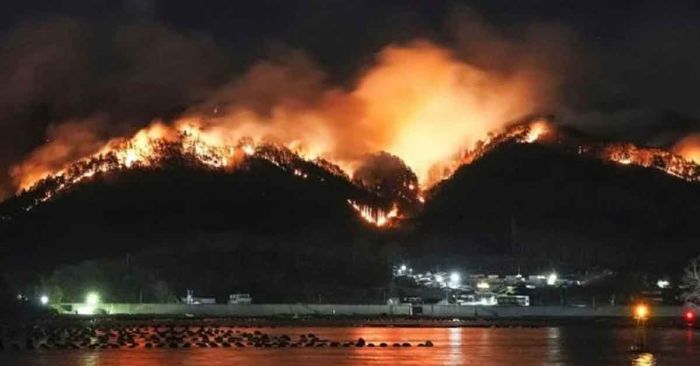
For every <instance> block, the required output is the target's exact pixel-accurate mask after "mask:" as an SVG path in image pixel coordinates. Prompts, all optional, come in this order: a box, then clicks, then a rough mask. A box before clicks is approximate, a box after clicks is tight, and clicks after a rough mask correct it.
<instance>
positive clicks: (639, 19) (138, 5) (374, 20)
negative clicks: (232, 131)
mask: <svg viewBox="0 0 700 366" xmlns="http://www.w3.org/2000/svg"><path fill="white" fill-rule="evenodd" d="M3 5H4V6H3V11H2V12H1V13H0V37H2V38H1V39H2V40H1V41H0V47H1V48H0V79H2V80H3V84H4V85H3V87H2V88H1V89H0V129H1V130H0V131H2V133H1V134H0V170H2V173H0V196H2V193H4V194H7V193H8V192H10V191H12V190H13V185H12V183H11V179H10V178H9V173H8V170H9V169H10V167H11V166H12V165H13V164H15V163H16V162H17V161H20V160H22V159H23V158H24V157H25V156H26V155H27V154H28V153H29V152H31V151H32V150H33V149H35V148H36V147H37V146H39V145H41V144H42V143H43V142H44V141H45V140H46V136H47V131H49V130H50V129H51V128H52V126H56V125H57V124H61V123H64V122H66V121H71V120H75V119H80V118H84V117H86V116H95V115H99V116H101V118H102V120H103V121H105V122H104V123H105V124H107V125H110V126H111V125H115V124H118V125H119V126H117V127H110V128H109V129H110V130H112V131H114V130H118V131H122V130H124V131H130V130H129V128H133V127H134V126H138V125H139V124H140V123H143V122H142V121H144V120H145V121H148V120H150V119H151V118H154V117H162V116H165V117H167V116H172V115H176V114H177V113H178V112H179V111H181V110H182V109H183V108H186V107H187V106H188V105H190V104H192V103H194V102H197V101H200V100H202V99H205V98H206V97H207V93H208V92H209V91H210V90H211V89H213V88H216V87H217V86H219V85H221V84H223V83H225V82H226V81H228V80H230V79H231V78H233V77H235V76H236V75H240V74H241V73H242V72H243V71H244V70H246V69H247V68H248V67H249V66H250V65H251V64H253V63H254V62H256V61H257V60H259V59H263V58H266V57H270V55H275V54H280V53H284V52H290V50H293V51H294V52H301V53H303V54H304V55H305V57H308V58H309V59H311V60H313V62H315V63H316V64H318V65H319V67H320V68H321V69H323V70H324V72H325V74H326V77H327V78H328V80H330V82H331V83H333V84H335V85H340V86H344V85H347V84H349V83H352V81H353V80H354V79H353V78H354V76H355V75H356V74H357V73H359V72H361V71H362V69H363V68H364V67H366V65H367V64H368V63H370V62H371V61H372V59H373V55H375V54H376V53H377V52H378V51H379V50H381V49H382V48H383V47H384V46H386V45H387V44H390V43H402V42H407V41H410V40H414V39H417V38H425V39H430V40H432V41H434V42H436V43H438V44H440V45H442V46H444V47H446V48H449V49H453V50H454V51H455V52H456V54H457V55H458V56H460V57H463V58H464V59H465V60H467V61H469V62H471V63H473V64H475V65H477V66H479V67H483V68H486V69H488V68H495V69H498V70H507V69H509V68H510V67H513V65H512V63H515V62H520V60H523V59H530V58H533V59H535V60H536V62H539V61H537V60H547V62H546V67H547V68H549V69H551V71H552V73H553V74H555V75H557V78H558V79H559V80H558V83H557V85H558V87H557V98H556V103H555V104H553V105H552V106H551V108H550V109H551V110H550V111H551V112H552V113H555V114H557V115H558V116H559V117H560V118H561V120H562V122H563V123H567V124H572V125H576V126H577V127H578V128H580V129H583V130H586V131H588V132H594V133H596V134H598V135H600V136H603V137H609V138H623V139H626V140H631V141H635V142H640V143H644V144H651V145H659V146H669V145H671V144H673V143H674V142H675V141H677V140H678V139H679V138H680V137H682V136H683V135H685V134H688V133H692V132H697V130H699V129H700V104H699V103H697V101H696V99H697V92H696V88H697V85H698V84H700V73H699V72H698V71H697V66H696V63H697V60H698V56H700V55H699V53H700V48H698V40H699V39H700V22H697V19H698V17H699V16H700V5H698V4H697V2H695V1H673V2H672V3H671V2H660V1H615V2H609V1H544V0H531V1H503V0H488V1H469V2H467V1H461V2H460V1H437V0H413V1H388V0H382V1H376V0H373V1H359V0H358V1H348V0H343V1H336V0H325V1H320V0H307V1H296V0H284V1H269V0H258V1H250V2H248V1H224V0H214V1H203V2H193V1H174V0H170V1H139V0H124V1H102V0H76V1H32V0H23V1H14V0H8V1H6V2H4V3H3ZM483 39H487V40H490V41H491V42H490V44H491V49H489V52H485V53H483V54H482V53H481V52H479V51H478V50H479V49H480V48H479V47H476V48H475V47H471V46H470V45H471V44H473V43H474V42H476V41H475V40H479V41H481V40H483ZM465 45H466V46H465ZM501 49H503V50H502V52H500V51H501ZM280 50H284V52H281V51H280ZM475 50H477V51H475ZM499 52H500V53H499ZM156 56H157V57H156ZM154 58H156V59H159V60H161V61H159V62H155V61H153V59H154ZM163 59H166V60H169V61H168V62H166V63H165V64H163V63H162V60H163ZM143 85H147V86H148V87H147V88H143V87H142V86H143ZM115 121H119V122H115ZM124 121H126V122H124Z"/></svg>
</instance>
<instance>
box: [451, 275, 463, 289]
mask: <svg viewBox="0 0 700 366" xmlns="http://www.w3.org/2000/svg"><path fill="white" fill-rule="evenodd" d="M461 280H462V278H461V276H460V275H459V273H457V272H452V273H450V287H459V282H460V281H461Z"/></svg>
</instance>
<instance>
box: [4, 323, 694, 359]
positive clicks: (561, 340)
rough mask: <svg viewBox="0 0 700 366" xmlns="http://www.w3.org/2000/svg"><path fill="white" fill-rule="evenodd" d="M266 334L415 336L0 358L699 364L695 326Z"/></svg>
mask: <svg viewBox="0 0 700 366" xmlns="http://www.w3.org/2000/svg"><path fill="white" fill-rule="evenodd" d="M261 330H262V331H263V332H266V333H270V334H282V333H284V334H288V335H290V336H298V335H300V334H303V333H308V332H313V333H315V334H317V335H318V336H320V337H321V338H327V339H332V340H348V341H350V340H356V339H357V338H359V337H362V338H364V339H365V340H366V341H367V342H374V343H379V342H387V343H393V342H410V343H411V344H413V345H415V344H417V343H419V342H425V341H426V340H431V341H432V342H433V343H434V345H435V347H432V348H425V347H415V346H414V347H411V348H393V347H388V348H378V347H375V348H367V347H364V348H355V347H350V348H329V347H324V348H320V347H319V348H282V349H269V348H250V347H248V348H243V349H238V348H204V349H196V348H193V349H187V350H185V349H175V350H171V349H144V348H136V349H110V350H84V349H82V350H36V351H7V350H5V351H2V352H0V365H3V366H5V365H56V366H64V365H66V366H67V365H71V366H73V365H79V366H80V365H84V366H92V365H95V366H106V365H130V366H132V365H133V366H146V365H211V366H214V365H255V366H262V365H416V366H418V365H420V366H429V365H480V366H489V365H506V366H526V365H575V366H578V365H639V366H642V365H669V366H681V365H683V366H698V365H700V332H698V331H692V330H682V329H650V330H649V332H648V344H649V346H650V350H649V352H648V353H637V354H632V353H628V352H627V349H628V348H629V347H630V345H631V344H632V343H633V342H634V340H635V334H634V330H633V329H624V328H594V327H562V328H535V329H529V328H517V329H506V328H372V327H367V328H342V327H339V328H331V327H319V328H306V327H304V328H273V329H269V328H268V329H265V328H263V329H261Z"/></svg>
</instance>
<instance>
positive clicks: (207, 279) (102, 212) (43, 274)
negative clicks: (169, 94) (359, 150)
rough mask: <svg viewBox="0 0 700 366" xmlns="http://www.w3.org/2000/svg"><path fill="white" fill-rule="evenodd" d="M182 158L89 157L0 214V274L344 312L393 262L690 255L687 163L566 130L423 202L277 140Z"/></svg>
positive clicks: (498, 157)
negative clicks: (340, 306) (315, 304)
mask: <svg viewBox="0 0 700 366" xmlns="http://www.w3.org/2000/svg"><path fill="white" fill-rule="evenodd" d="M181 146H185V145H183V144H181V143H179V142H178V143H176V144H169V143H166V146H163V147H159V149H161V148H162V149H161V150H162V151H165V152H164V153H159V154H158V155H157V161H155V160H154V161H148V163H147V164H146V163H144V164H140V165H133V166H129V165H124V164H123V163H120V161H119V160H118V159H117V160H115V159H114V157H113V156H112V157H110V156H109V155H108V156H98V157H94V158H92V159H91V160H87V161H82V162H79V163H76V164H75V165H74V166H72V167H71V168H69V169H68V170H66V172H64V173H63V174H62V175H54V176H50V177H49V178H47V179H45V180H43V181H41V182H40V183H39V184H38V185H36V186H34V188H32V189H30V190H28V191H26V192H24V193H22V194H19V195H18V196H16V197H14V198H12V199H10V200H7V201H6V202H3V203H2V204H0V218H2V220H1V221H0V248H2V249H1V250H2V252H0V254H1V257H2V263H0V265H3V268H4V269H5V270H4V271H3V272H4V275H5V276H4V277H5V280H6V281H7V282H9V283H10V285H11V286H12V287H14V288H25V291H28V290H26V286H27V285H28V284H32V286H37V285H36V284H41V285H40V286H42V288H47V287H48V288H60V294H61V296H62V297H63V298H65V299H73V300H75V299H79V298H80V296H82V291H84V289H85V288H86V287H91V288H103V289H104V290H103V292H105V296H106V298H109V297H110V296H111V297H112V298H118V299H120V300H121V301H140V300H143V299H144V297H145V299H146V301H148V300H149V299H150V301H162V300H164V299H169V298H172V297H173V296H174V295H175V294H182V293H184V291H185V290H186V289H197V293H198V294H204V295H207V294H208V295H216V296H219V297H224V296H225V295H226V294H228V293H234V292H250V293H253V294H255V295H254V296H255V297H256V298H257V301H319V297H322V298H321V300H323V301H334V302H345V301H348V302H350V301H367V300H366V299H370V298H371V299H377V298H381V297H382V292H383V288H384V286H385V285H387V284H388V282H389V279H390V268H391V265H392V263H395V262H396V261H397V260H399V259H400V258H410V259H412V261H413V262H414V263H424V264H426V265H431V266H432V265H435V264H436V263H440V264H451V265H457V266H459V267H463V266H465V263H468V264H469V266H470V268H484V267H482V266H485V264H486V263H485V262H481V261H480V259H479V258H501V259H505V261H503V262H501V263H507V264H508V265H510V266H511V267H510V268H507V270H515V266H516V265H517V266H518V267H520V268H523V269H525V270H528V269H529V270H533V271H534V270H541V269H542V268H552V267H561V266H567V267H571V268H587V267H590V266H602V267H607V268H614V269H618V270H623V271H625V270H629V271H636V270H654V271H677V270H678V269H679V268H681V266H682V265H684V264H685V263H686V262H687V260H688V258H689V257H690V256H692V255H697V251H696V249H694V245H695V238H697V237H698V235H699V234H700V227H698V226H697V225H695V221H696V220H697V218H698V217H700V215H699V214H700V183H698V182H697V177H698V175H697V174H698V172H699V171H700V170H699V169H698V167H697V165H695V164H693V163H691V162H688V161H685V160H683V159H682V158H680V157H677V156H675V155H673V154H670V153H668V152H665V151H663V150H659V149H650V148H642V147H636V146H633V145H629V144H618V143H609V142H598V141H594V140H591V139H590V138H589V137H587V136H584V135H581V134H577V133H575V132H571V131H567V130H566V129H562V128H554V127H552V126H546V127H543V125H536V124H527V125H516V126H514V127H512V128H511V129H509V130H507V131H505V132H503V133H501V134H497V135H493V136H491V137H490V139H489V140H488V141H485V142H483V143H480V144H478V145H477V146H476V147H475V148H474V149H473V150H471V151H466V152H465V153H464V155H463V156H462V157H461V160H458V165H457V167H456V168H455V170H453V171H450V173H451V174H448V175H447V176H446V178H445V179H444V180H443V181H442V182H440V183H439V184H437V185H435V186H433V187H432V188H430V189H429V190H428V191H426V192H423V194H424V195H425V204H424V205H421V204H419V203H418V200H419V198H418V196H416V195H415V191H414V185H413V183H414V182H415V175H414V174H413V173H412V172H410V171H409V170H407V168H406V167H405V165H404V164H403V163H402V162H400V161H397V160H398V159H397V158H396V157H394V156H391V155H389V154H378V155H377V156H375V157H373V158H371V159H368V161H370V162H371V163H369V164H368V165H367V166H366V167H363V169H361V171H362V172H363V174H362V179H355V180H352V179H350V177H348V176H346V175H345V174H344V173H343V172H342V171H341V170H340V169H339V168H337V167H336V166H334V165H333V164H331V163H328V162H324V161H307V160H304V159H303V158H301V157H300V156H298V155H296V154H294V153H292V152H291V151H288V150H286V149H284V148H280V147H276V146H273V145H264V146H258V147H256V148H255V150H254V151H253V150H252V149H251V150H250V151H246V153H245V156H244V157H243V158H241V159H239V160H240V161H238V162H237V163H236V165H235V168H231V169H229V168H226V169H221V168H218V167H217V168H212V164H210V163H211V161H216V160H212V159H209V158H208V157H206V156H205V157H204V158H203V157H202V156H200V155H197V156H193V155H191V154H190V153H189V152H188V151H190V150H183V149H182V148H181ZM159 151H160V150H159ZM110 159H111V160H110ZM459 164H462V165H459ZM374 166H377V167H381V169H380V170H372V167H374ZM378 171H381V172H389V173H388V174H390V175H391V176H390V177H385V176H383V175H382V174H385V173H382V174H378V173H377V172H378ZM392 207H393V208H392ZM501 265H503V264H501ZM496 268H498V267H496ZM105 284H107V285H105ZM23 286H25V287H23ZM107 289H109V290H107ZM56 291H58V290H56ZM108 291H110V292H108Z"/></svg>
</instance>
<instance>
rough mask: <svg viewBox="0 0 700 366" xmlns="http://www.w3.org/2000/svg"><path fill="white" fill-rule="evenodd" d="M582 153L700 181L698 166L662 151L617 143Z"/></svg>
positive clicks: (589, 149) (699, 167)
mask: <svg viewBox="0 0 700 366" xmlns="http://www.w3.org/2000/svg"><path fill="white" fill-rule="evenodd" d="M583 151H586V152H587V153H588V154H594V155H597V156H599V157H600V158H602V159H604V160H610V161H614V162H617V163H619V164H623V165H636V166H641V167H645V168H653V169H658V170H661V171H663V172H665V173H666V174H670V175H673V176H675V177H678V178H681V179H684V180H687V181H698V180H700V166H698V165H697V164H696V163H694V162H693V161H691V160H686V159H685V158H683V157H682V156H679V155H675V154H673V153H671V152H669V151H666V150H662V149H657V148H649V147H639V146H635V145H633V144H625V143H617V144H609V145H605V146H603V147H602V148H599V149H595V148H588V149H584V150H583Z"/></svg>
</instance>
